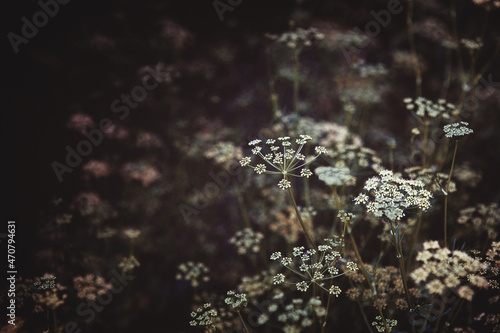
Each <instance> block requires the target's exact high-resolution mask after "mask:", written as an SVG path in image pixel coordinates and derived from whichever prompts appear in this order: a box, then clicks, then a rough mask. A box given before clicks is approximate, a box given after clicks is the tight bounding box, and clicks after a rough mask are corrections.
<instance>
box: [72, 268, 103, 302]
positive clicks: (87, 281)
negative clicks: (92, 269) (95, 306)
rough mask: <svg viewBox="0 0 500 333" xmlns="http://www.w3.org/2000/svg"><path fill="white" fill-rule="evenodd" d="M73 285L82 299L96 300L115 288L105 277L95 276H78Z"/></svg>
mask: <svg viewBox="0 0 500 333" xmlns="http://www.w3.org/2000/svg"><path fill="white" fill-rule="evenodd" d="M73 285H74V287H75V290H76V291H77V296H78V298H80V299H88V300H95V299H96V298H97V296H99V295H104V294H106V293H107V292H108V290H110V289H111V288H113V285H112V284H111V283H106V281H105V280H104V278H103V277H101V276H97V275H95V274H87V275H85V276H76V277H74V278H73Z"/></svg>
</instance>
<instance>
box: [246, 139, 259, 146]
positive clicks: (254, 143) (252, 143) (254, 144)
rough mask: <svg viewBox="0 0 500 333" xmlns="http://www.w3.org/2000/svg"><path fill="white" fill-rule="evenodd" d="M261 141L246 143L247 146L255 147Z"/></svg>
mask: <svg viewBox="0 0 500 333" xmlns="http://www.w3.org/2000/svg"><path fill="white" fill-rule="evenodd" d="M261 142H262V140H259V139H255V140H252V141H250V142H249V143H248V145H249V146H256V145H258V144H259V143H261Z"/></svg>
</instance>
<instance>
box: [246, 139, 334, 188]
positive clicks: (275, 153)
mask: <svg viewBox="0 0 500 333" xmlns="http://www.w3.org/2000/svg"><path fill="white" fill-rule="evenodd" d="M311 139H312V138H311V137H310V136H309V135H300V138H299V139H297V140H295V144H296V145H298V147H297V148H296V149H292V143H291V142H290V137H288V136H285V137H279V138H278V139H277V140H274V139H268V140H267V141H266V144H267V145H268V149H269V151H268V152H265V151H263V147H261V146H259V144H260V143H261V142H262V140H259V139H256V140H253V141H250V143H249V144H248V145H249V146H252V147H254V148H252V153H253V154H254V155H258V156H259V157H261V158H262V160H263V161H264V163H265V164H257V165H256V166H253V165H250V163H251V162H252V158H251V157H243V158H242V159H241V161H240V164H241V166H249V167H251V168H253V169H254V171H255V172H256V173H257V174H262V173H267V174H271V175H283V178H282V179H281V180H280V181H279V183H278V187H279V188H281V189H282V190H284V189H287V188H289V187H291V186H292V183H291V182H290V181H289V180H288V177H289V176H291V177H306V178H309V177H310V176H311V175H312V172H311V171H310V170H309V169H307V168H303V167H305V166H307V165H309V164H311V163H312V162H313V161H314V160H316V159H317V158H318V157H319V156H320V155H322V154H326V153H327V150H326V149H325V148H324V147H321V146H317V147H316V148H315V149H314V150H315V152H316V155H315V156H314V157H312V158H306V156H305V155H303V154H302V153H301V150H302V148H303V147H304V146H305V145H306V144H307V142H308V141H309V140H311ZM275 144H276V145H275ZM280 146H281V147H280ZM266 165H267V166H271V167H272V168H273V169H274V170H277V171H269V170H267V169H266ZM301 168H302V169H301ZM298 169H301V171H300V174H297V173H294V172H297V170H298Z"/></svg>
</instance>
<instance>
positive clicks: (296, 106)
mask: <svg viewBox="0 0 500 333" xmlns="http://www.w3.org/2000/svg"><path fill="white" fill-rule="evenodd" d="M299 53H300V51H299V50H298V49H295V50H294V51H293V112H294V114H295V118H298V115H299ZM295 121H298V120H297V119H295Z"/></svg>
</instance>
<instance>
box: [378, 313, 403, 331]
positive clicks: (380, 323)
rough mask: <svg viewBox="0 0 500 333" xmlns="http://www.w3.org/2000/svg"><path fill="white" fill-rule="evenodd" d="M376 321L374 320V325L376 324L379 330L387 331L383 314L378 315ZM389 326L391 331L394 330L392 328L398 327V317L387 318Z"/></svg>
mask: <svg viewBox="0 0 500 333" xmlns="http://www.w3.org/2000/svg"><path fill="white" fill-rule="evenodd" d="M375 320H376V321H374V322H372V326H375V328H376V329H377V332H386V330H385V326H384V321H383V319H382V317H381V316H376V317H375ZM385 322H386V324H387V328H388V329H389V332H392V328H393V327H396V325H397V324H398V321H397V320H396V319H387V320H386V321H385Z"/></svg>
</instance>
